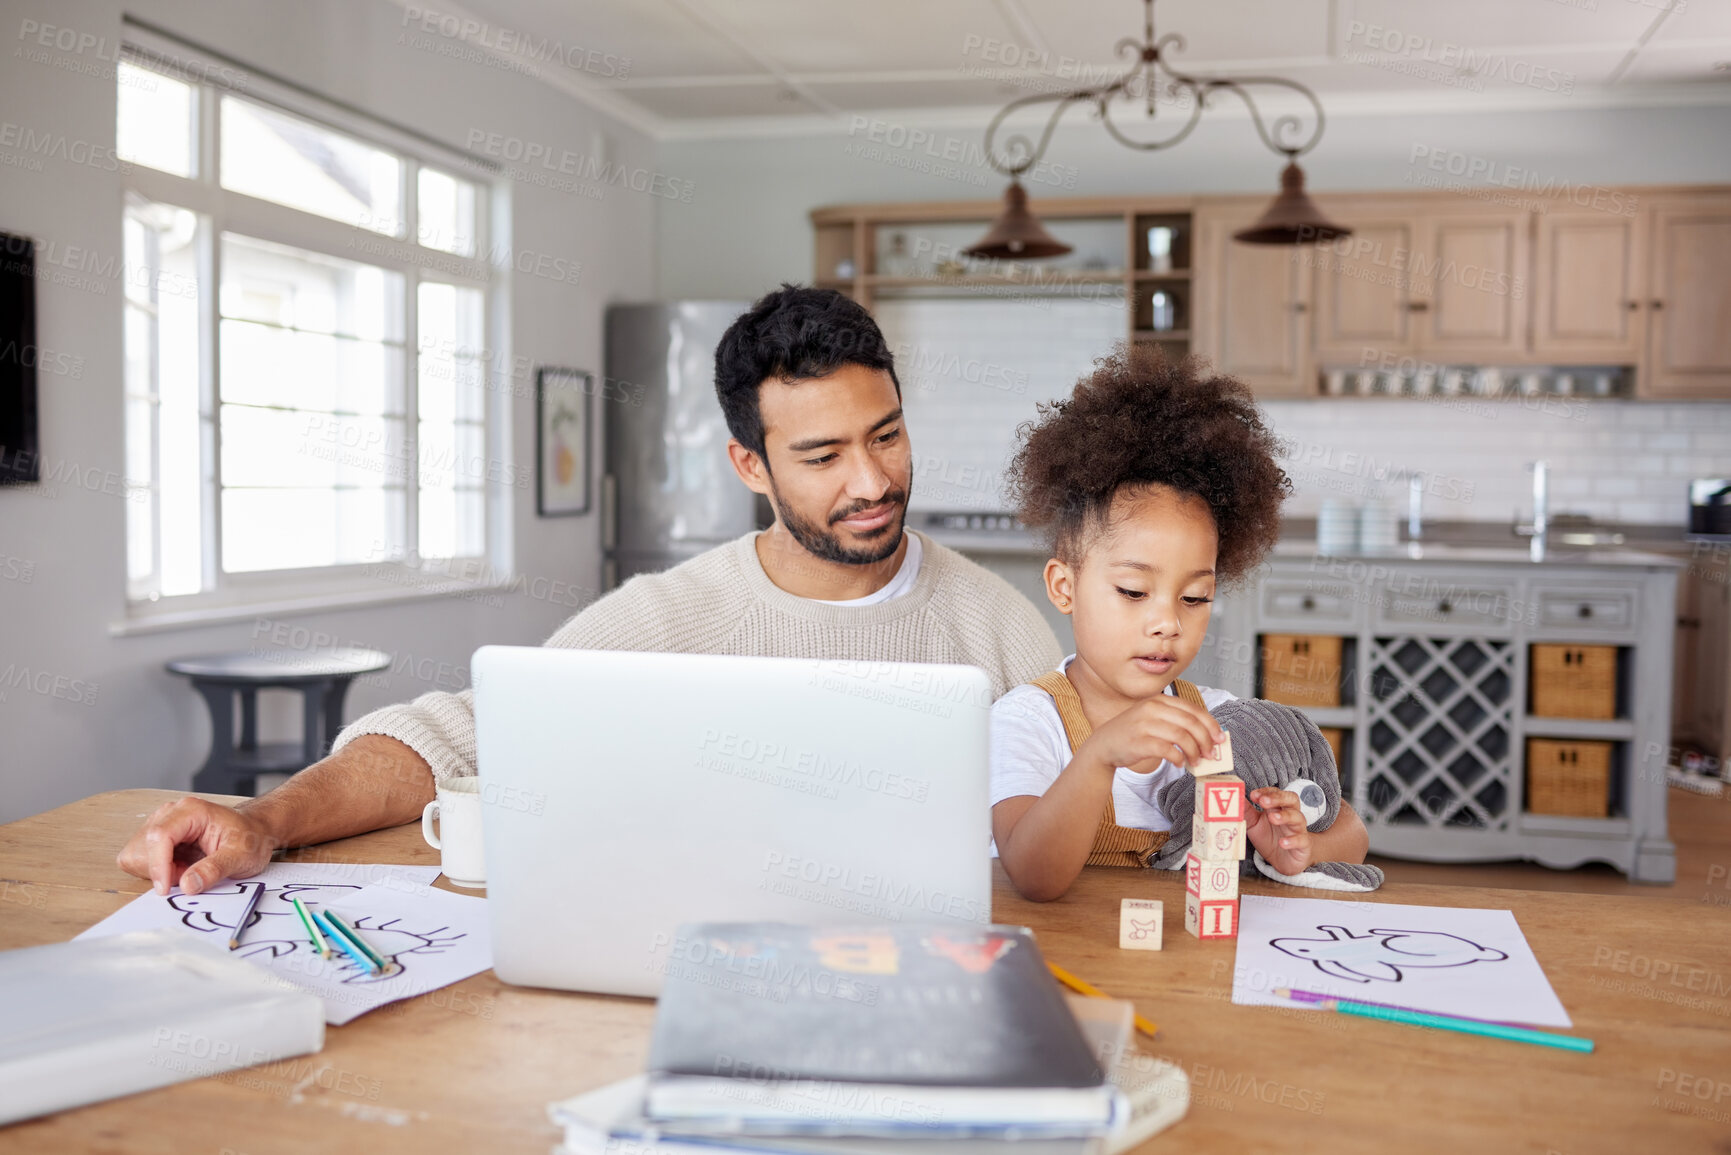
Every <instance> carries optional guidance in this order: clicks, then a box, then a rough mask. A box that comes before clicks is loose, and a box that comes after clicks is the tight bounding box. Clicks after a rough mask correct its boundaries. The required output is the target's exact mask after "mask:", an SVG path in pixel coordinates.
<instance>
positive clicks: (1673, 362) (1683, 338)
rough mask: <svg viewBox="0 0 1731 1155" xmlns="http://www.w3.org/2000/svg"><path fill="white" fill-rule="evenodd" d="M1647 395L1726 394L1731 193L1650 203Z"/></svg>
mask: <svg viewBox="0 0 1731 1155" xmlns="http://www.w3.org/2000/svg"><path fill="white" fill-rule="evenodd" d="M1652 221H1653V236H1652V244H1653V255H1652V277H1651V280H1649V282H1648V292H1649V297H1648V301H1647V313H1648V320H1647V358H1646V361H1645V363H1644V366H1643V370H1642V373H1641V389H1640V391H1641V394H1642V395H1643V396H1647V397H1731V273H1728V272H1727V270H1731V196H1703V197H1689V198H1680V199H1677V200H1664V201H1659V202H1657V203H1655V204H1654V205H1653V207H1652Z"/></svg>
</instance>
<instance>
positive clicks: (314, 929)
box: [289, 897, 331, 958]
mask: <svg viewBox="0 0 1731 1155" xmlns="http://www.w3.org/2000/svg"><path fill="white" fill-rule="evenodd" d="M289 903H290V905H292V906H293V907H294V908H295V913H296V914H298V915H300V917H301V925H302V926H304V927H305V928H306V931H307V937H308V938H310V939H312V941H313V949H314V950H316V951H318V952H319V957H320V958H330V957H331V944H330V943H328V942H326V941H325V936H324V932H323V931H321V930H319V924H318V923H316V922H314V921H313V916H312V912H311V911H309V910H307V908H306V905H305V904H304V903H302V902H301V900H300V899H298V898H292V897H291V898H290V899H289Z"/></svg>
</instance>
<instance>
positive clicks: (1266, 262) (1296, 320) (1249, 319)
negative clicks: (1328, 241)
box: [1191, 205, 1314, 397]
mask: <svg viewBox="0 0 1731 1155" xmlns="http://www.w3.org/2000/svg"><path fill="white" fill-rule="evenodd" d="M1257 215H1258V214H1257V212H1256V211H1255V209H1254V208H1253V207H1252V206H1248V205H1245V206H1234V207H1232V208H1208V209H1203V210H1201V211H1199V212H1198V213H1197V214H1196V226H1195V227H1196V252H1197V255H1198V259H1197V264H1198V265H1200V266H1202V267H1203V268H1205V269H1206V270H1207V275H1206V276H1205V277H1202V278H1199V279H1198V280H1197V282H1196V286H1195V287H1196V303H1195V311H1194V319H1193V321H1192V331H1191V336H1192V343H1193V346H1194V348H1195V349H1196V351H1197V352H1198V353H1201V354H1202V355H1203V356H1205V357H1207V358H1208V359H1209V360H1210V361H1211V362H1213V364H1214V367H1215V368H1216V369H1217V370H1219V371H1220V372H1222V373H1226V374H1229V375H1230V376H1233V377H1236V378H1238V379H1239V380H1240V381H1243V382H1244V383H1245V384H1246V385H1248V386H1250V388H1251V389H1252V390H1253V391H1254V392H1255V393H1257V394H1258V395H1259V396H1263V397H1302V396H1305V395H1306V394H1308V393H1311V392H1313V391H1314V383H1313V381H1312V370H1311V360H1310V315H1309V309H1310V282H1311V266H1312V264H1313V261H1312V260H1311V258H1312V257H1313V256H1314V254H1313V253H1312V252H1311V251H1309V250H1299V251H1294V250H1292V249H1287V248H1280V247H1277V246H1273V245H1246V244H1241V243H1239V242H1238V241H1235V240H1233V239H1232V234H1233V233H1235V232H1237V231H1238V230H1240V229H1243V228H1246V227H1248V226H1249V225H1250V224H1251V223H1252V222H1253V221H1255V220H1256V217H1257Z"/></svg>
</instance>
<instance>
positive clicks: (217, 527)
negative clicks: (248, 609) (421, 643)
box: [117, 47, 511, 606]
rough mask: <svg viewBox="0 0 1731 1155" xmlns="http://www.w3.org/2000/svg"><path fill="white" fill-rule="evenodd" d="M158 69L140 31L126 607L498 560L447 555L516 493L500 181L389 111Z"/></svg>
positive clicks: (373, 583)
mask: <svg viewBox="0 0 1731 1155" xmlns="http://www.w3.org/2000/svg"><path fill="white" fill-rule="evenodd" d="M179 54H180V52H179V50H178V49H177V56H178V55H179ZM154 59H155V58H154V57H153V56H152V55H151V54H150V52H149V51H148V49H143V48H137V47H130V48H129V49H128V55H127V59H126V60H125V61H124V62H123V63H122V64H121V66H120V83H119V84H118V86H117V91H118V105H119V107H118V131H119V148H118V151H119V153H120V155H121V156H123V157H125V158H126V159H128V160H129V161H132V162H133V163H134V167H133V168H132V170H131V171H130V172H129V173H128V175H127V181H128V186H129V187H128V193H127V201H126V209H125V220H124V237H125V274H126V275H125V282H126V293H125V304H124V309H125V326H124V335H125V352H126V360H125V365H126V370H125V398H126V401H125V404H126V452H127V471H128V476H129V478H131V479H132V480H133V482H134V485H135V487H136V488H135V491H134V492H133V494H132V501H131V502H130V503H129V505H128V509H127V577H128V593H129V597H130V600H131V601H132V602H134V603H139V602H152V601H160V600H161V599H164V598H180V599H188V600H183V601H182V602H180V603H176V604H177V606H196V605H202V604H207V603H208V604H212V605H222V604H227V603H234V604H240V603H245V602H247V601H249V600H253V601H256V600H258V599H259V598H260V597H270V598H272V599H276V598H280V597H282V596H283V595H284V594H287V593H291V592H292V593H297V594H299V593H307V594H315V595H316V594H318V593H321V592H329V591H338V592H341V591H344V590H351V589H352V590H371V591H374V592H379V591H381V590H382V589H384V588H386V587H381V585H380V583H379V581H378V578H379V577H380V574H379V572H378V570H377V567H379V566H387V567H403V566H409V567H410V568H412V569H415V570H417V571H424V570H427V569H431V568H437V569H440V570H442V571H443V572H444V573H446V574H452V575H454V574H460V573H464V572H468V573H475V572H497V571H493V570H492V569H491V567H487V566H484V565H479V564H478V565H476V566H472V567H469V568H468V569H467V570H459V569H454V568H452V563H453V562H466V561H473V562H476V563H481V562H484V561H485V559H486V557H487V553H488V548H487V543H488V540H489V535H488V517H489V496H490V495H497V496H498V497H499V499H500V501H501V503H503V504H501V507H500V512H502V511H503V510H506V509H508V508H509V505H508V501H509V494H508V492H507V491H506V490H505V489H504V488H503V487H502V485H501V484H500V483H499V482H498V479H499V478H500V477H505V478H507V479H508V478H509V476H510V475H511V471H509V470H506V469H502V468H492V469H489V467H488V463H489V462H496V461H498V460H500V458H501V457H502V456H503V447H504V440H503V438H504V428H505V426H506V425H508V422H505V421H502V420H489V417H490V414H489V408H490V406H491V405H493V404H495V403H497V404H499V405H500V407H501V408H500V409H499V412H500V413H501V414H503V413H505V412H507V411H508V410H507V409H505V408H504V405H505V402H506V400H507V399H506V398H504V397H502V396H501V397H495V396H490V394H489V391H488V389H487V387H486V381H487V377H486V365H487V361H488V354H487V345H488V342H487V340H486V335H487V333H488V332H489V331H501V330H502V325H501V318H499V317H498V316H496V315H495V309H496V307H497V305H496V300H497V297H498V294H497V293H495V291H494V284H493V276H494V274H493V271H492V266H491V263H490V262H489V261H488V260H487V259H486V257H485V256H484V254H485V253H486V231H487V228H486V226H487V205H488V199H489V193H490V191H491V190H490V189H489V188H488V187H487V186H486V185H484V184H481V183H478V182H476V181H474V180H468V179H464V178H462V177H458V176H456V175H454V173H453V171H452V170H454V169H455V168H457V166H458V163H459V161H460V159H461V158H459V157H457V156H455V155H447V154H444V153H442V152H441V151H439V150H437V149H436V147H435V146H431V145H425V144H423V143H422V142H420V141H419V140H418V139H417V138H414V137H410V136H408V135H407V134H404V133H400V132H398V131H396V130H394V129H391V128H390V127H389V126H386V125H382V124H374V123H372V122H369V121H364V120H362V119H361V118H358V117H356V116H355V115H354V114H351V113H347V112H344V111H342V110H337V109H327V108H323V107H321V106H319V105H318V104H317V103H316V102H314V101H312V100H311V99H310V98H308V97H306V96H305V95H303V94H299V93H295V92H288V91H285V92H280V93H277V92H271V91H263V92H261V91H259V85H258V84H257V82H256V78H254V80H253V83H251V84H249V85H248V90H247V92H246V93H245V95H242V94H239V93H237V92H232V91H228V90H225V89H224V88H223V87H222V86H221V85H220V84H218V83H216V82H215V81H213V80H211V79H208V77H209V76H211V75H215V74H216V70H210V71H209V72H207V73H206V75H205V76H202V77H201V78H200V79H199V80H198V81H197V82H188V81H187V80H185V79H184V75H185V71H186V70H185V69H167V68H162V67H159V66H157V65H155V64H154V63H153V60H154ZM171 73H174V74H171ZM466 167H470V168H471V169H472V167H473V162H466ZM495 431H497V433H498V437H497V439H495V438H494V437H493V434H494V432H495ZM490 482H491V483H492V484H490ZM405 559H407V560H405ZM389 580H391V581H393V582H400V581H401V580H402V579H401V576H400V574H399V575H398V576H394V577H391V578H390V579H389ZM419 584H424V583H419Z"/></svg>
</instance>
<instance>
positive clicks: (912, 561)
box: [810, 533, 926, 609]
mask: <svg viewBox="0 0 1731 1155" xmlns="http://www.w3.org/2000/svg"><path fill="white" fill-rule="evenodd" d="M904 536H905V537H906V538H907V543H908V548H907V552H905V553H903V554H902V564H901V566H900V567H899V568H898V569H897V570H896V576H895V577H893V578H891V579H890V580H889V581H887V582H885V583H884V586H883V588H882V589H878V590H873V591H872V592H871V593H869V594H867V595H866V596H865V597H863V598H849V599H847V600H846V601H839V602H832V601H829V600H827V599H825V598H811V599H810V600H811V601H814V602H821V603H822V604H824V605H826V606H848V607H849V608H855V609H857V608H863V607H865V606H875V605H877V604H878V603H879V602H887V601H890V600H891V599H892V598H899V597H901V596H902V595H903V594H905V593H907V592H908V591H909V590H911V589H913V588H914V579H915V578H917V577H919V576H920V558H921V556H922V555H923V554H924V553H925V548H926V547H925V546H923V545H921V544H920V538H919V535H918V534H915V533H910V534H906V535H904Z"/></svg>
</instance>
